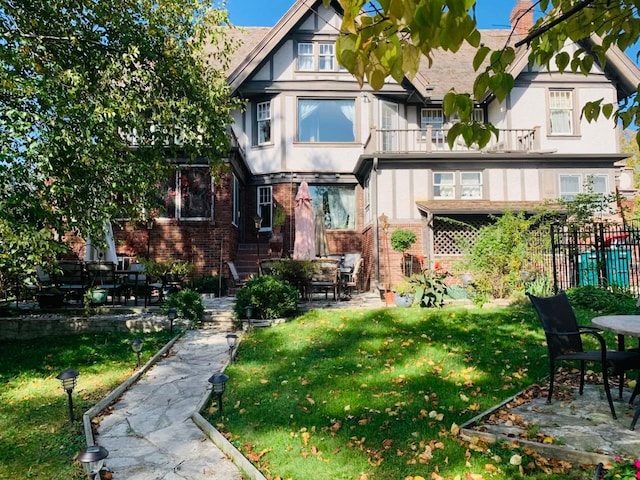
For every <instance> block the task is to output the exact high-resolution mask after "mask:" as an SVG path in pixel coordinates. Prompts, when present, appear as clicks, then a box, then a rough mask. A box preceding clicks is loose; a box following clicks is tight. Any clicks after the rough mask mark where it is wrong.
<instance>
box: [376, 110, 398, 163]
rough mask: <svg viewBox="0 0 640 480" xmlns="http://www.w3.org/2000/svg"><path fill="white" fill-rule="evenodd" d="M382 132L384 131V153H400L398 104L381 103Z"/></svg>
mask: <svg viewBox="0 0 640 480" xmlns="http://www.w3.org/2000/svg"><path fill="white" fill-rule="evenodd" d="M380 130H381V131H382V151H383V152H397V151H398V104H397V103H391V102H384V101H383V102H380Z"/></svg>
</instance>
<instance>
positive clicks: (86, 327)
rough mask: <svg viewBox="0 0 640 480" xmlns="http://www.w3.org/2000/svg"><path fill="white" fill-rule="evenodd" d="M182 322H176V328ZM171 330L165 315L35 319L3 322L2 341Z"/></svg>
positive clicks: (5, 319)
mask: <svg viewBox="0 0 640 480" xmlns="http://www.w3.org/2000/svg"><path fill="white" fill-rule="evenodd" d="M179 325H181V324H180V321H179V320H176V321H175V322H174V327H175V326H179ZM168 328H169V321H168V320H167V317H166V316H164V315H157V314H150V313H146V314H130V315H97V316H92V317H82V316H72V317H67V316H62V315H33V316H25V317H9V318H0V340H26V339H31V338H39V337H53V336H59V335H67V334H75V333H100V332H127V331H128V332H157V331H160V330H165V329H168Z"/></svg>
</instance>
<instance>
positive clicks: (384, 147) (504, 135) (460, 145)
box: [365, 127, 540, 154]
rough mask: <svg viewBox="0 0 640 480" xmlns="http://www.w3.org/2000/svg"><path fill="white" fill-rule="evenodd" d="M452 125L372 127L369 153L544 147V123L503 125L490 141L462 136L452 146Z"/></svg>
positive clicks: (525, 150)
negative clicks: (449, 139)
mask: <svg viewBox="0 0 640 480" xmlns="http://www.w3.org/2000/svg"><path fill="white" fill-rule="evenodd" d="M448 133H449V129H448V128H441V129H435V128H431V127H427V128H425V129H421V130H420V129H408V130H378V129H375V128H374V129H372V131H371V136H370V137H369V138H368V139H367V142H366V143H365V152H366V153H370V154H373V153H431V152H496V153H499V152H522V153H526V152H530V151H536V150H540V127H535V128H532V129H501V130H499V135H498V138H496V137H495V136H494V135H492V136H491V140H490V141H489V143H488V144H487V145H485V146H484V147H483V148H482V149H480V148H479V147H478V146H477V145H471V146H470V147H467V146H466V144H465V143H464V140H463V139H462V137H458V138H457V139H456V141H455V143H454V144H453V147H452V148H449V144H448V143H447V134H448Z"/></svg>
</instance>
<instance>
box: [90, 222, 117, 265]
mask: <svg viewBox="0 0 640 480" xmlns="http://www.w3.org/2000/svg"><path fill="white" fill-rule="evenodd" d="M104 236H105V240H106V244H107V248H106V250H103V249H102V248H100V247H98V246H97V245H94V243H93V241H92V240H91V238H87V243H86V246H85V250H84V261H85V262H96V261H100V262H105V263H114V264H117V263H118V254H117V253H116V243H115V241H114V239H113V229H112V228H111V222H107V223H105V224H104Z"/></svg>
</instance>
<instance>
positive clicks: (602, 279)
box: [593, 223, 609, 288]
mask: <svg viewBox="0 0 640 480" xmlns="http://www.w3.org/2000/svg"><path fill="white" fill-rule="evenodd" d="M593 241H594V246H595V249H596V262H597V266H598V286H599V287H604V288H606V287H607V284H608V282H607V279H608V278H609V277H608V276H607V252H606V251H605V245H604V224H603V223H594V224H593Z"/></svg>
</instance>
